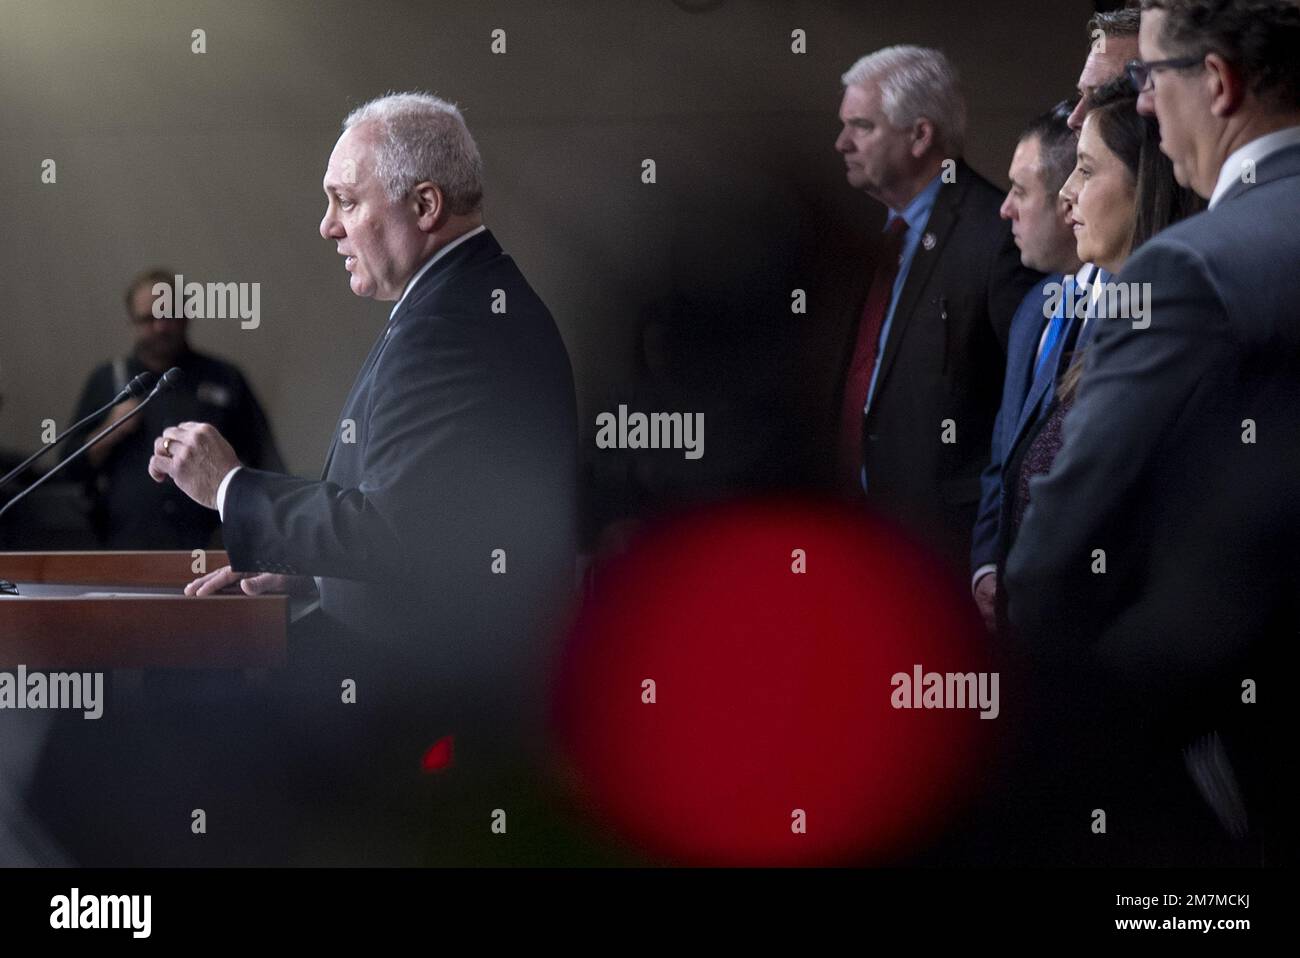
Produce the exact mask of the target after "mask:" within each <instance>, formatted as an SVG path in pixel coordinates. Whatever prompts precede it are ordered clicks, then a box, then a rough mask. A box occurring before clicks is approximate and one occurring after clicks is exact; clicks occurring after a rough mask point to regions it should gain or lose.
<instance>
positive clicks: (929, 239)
mask: <svg viewBox="0 0 1300 958" xmlns="http://www.w3.org/2000/svg"><path fill="white" fill-rule="evenodd" d="M937 242H938V240H936V239H935V238H934V234H933V233H926V234H925V235H924V236H922V237H921V245H922V246H924V247H925V248H926V249H927V250H932V249H934V244H935V243H937Z"/></svg>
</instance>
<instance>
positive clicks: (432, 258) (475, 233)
mask: <svg viewBox="0 0 1300 958" xmlns="http://www.w3.org/2000/svg"><path fill="white" fill-rule="evenodd" d="M485 229H487V227H486V226H483V225H481V224H480V225H478V226H476V227H474V228H473V229H472V230H470V231H469V232H468V233H462V234H461V235H460V236H457V237H456V238H455V239H454V240H452V241H451V242H450V243H448V244H447V245H446V246H444V247H442V248H441V249H439V250H438V252H436V253H434V254H433V255H432V256H430V257H429V258H428V259H427V260H425V262H424V265H423V266H421V267H420V268H419V269H418V270H416V271H415V275H414V276H412V277H411V278H410V280H409V281H408V282H407V284H406V289H404V290H402V298H401V299H399V300H398V301H397V304H396V305H395V306H394V307H393V311H392V312H391V313H389V314H388V320H389V322H392V319H393V317H394V316H396V315H397V307H398V306H401V305H402V303H403V302H404V301H405V300H406V296H407V294H408V293H410V292H411V290H412V289H414V288H415V284H416V283H418V282H419V281H420V277H422V276H423V275H424V274H425V273H427V272H428V271H429V267H430V266H432V265H433V264H434V263H436V262H438V260H440V259H442V258H443V257H444V256H446V255H447V254H448V253H450V252H451V251H452V250H454V249H455V248H456V247H457V246H459V245H460V244H461V243H463V242H465V241H466V240H467V239H470V238H471V237H474V236H478V234H479V233H482V232H483V231H484V230H485Z"/></svg>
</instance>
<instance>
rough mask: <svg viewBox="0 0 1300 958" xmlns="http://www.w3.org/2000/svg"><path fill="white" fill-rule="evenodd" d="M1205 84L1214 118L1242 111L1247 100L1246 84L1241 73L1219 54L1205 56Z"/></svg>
mask: <svg viewBox="0 0 1300 958" xmlns="http://www.w3.org/2000/svg"><path fill="white" fill-rule="evenodd" d="M1205 84H1206V89H1207V90H1208V91H1209V94H1210V112H1211V113H1212V114H1213V115H1214V116H1218V117H1229V116H1232V115H1233V114H1235V113H1236V112H1237V111H1238V110H1240V109H1241V104H1242V101H1243V100H1245V99H1246V82H1245V80H1244V79H1243V78H1242V75H1241V71H1240V70H1238V69H1237V67H1236V66H1234V65H1233V64H1231V63H1229V62H1228V61H1227V60H1225V59H1224V58H1223V57H1221V56H1219V55H1218V54H1217V53H1207V54H1206V55H1205Z"/></svg>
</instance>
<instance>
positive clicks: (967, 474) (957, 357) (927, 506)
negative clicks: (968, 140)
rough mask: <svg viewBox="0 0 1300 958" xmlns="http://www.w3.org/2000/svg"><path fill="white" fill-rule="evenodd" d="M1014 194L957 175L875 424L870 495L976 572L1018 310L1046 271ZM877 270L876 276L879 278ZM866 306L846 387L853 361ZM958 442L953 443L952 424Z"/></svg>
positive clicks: (877, 402) (880, 393) (907, 288)
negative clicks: (975, 549)
mask: <svg viewBox="0 0 1300 958" xmlns="http://www.w3.org/2000/svg"><path fill="white" fill-rule="evenodd" d="M1001 204H1002V193H1001V192H1000V191H999V190H998V189H997V188H996V187H994V186H993V184H991V183H990V182H989V181H988V180H986V179H984V177H982V176H980V175H979V174H978V173H976V172H975V171H974V170H972V169H971V168H970V167H969V166H967V165H966V164H965V163H964V162H959V163H958V165H957V170H956V177H955V181H954V182H953V183H945V184H944V185H943V187H942V188H941V189H940V190H939V195H938V197H937V198H936V199H935V204H934V209H933V210H932V211H931V213H930V220H929V222H928V223H927V224H926V227H925V232H924V233H923V234H922V235H923V237H924V236H926V235H929V236H932V237H933V242H932V243H930V244H927V243H925V242H924V241H923V242H922V244H921V246H919V247H918V248H917V251H916V256H915V257H914V258H913V260H912V265H911V269H910V270H909V272H908V275H907V280H906V282H905V283H904V285H903V289H902V292H901V293H900V296H899V300H898V305H897V308H896V309H895V311H894V320H893V324H892V327H891V329H890V332H889V339H888V341H887V342H886V343H885V351H884V354H883V356H882V358H881V366H880V372H879V374H878V377H877V381H876V391H875V395H874V397H873V398H872V402H871V407H870V409H869V410H868V412H867V415H866V417H865V419H864V422H863V430H864V442H863V449H864V450H865V459H866V469H867V490H868V491H867V495H868V498H869V500H870V501H871V502H872V503H873V504H874V505H876V506H877V507H879V508H880V509H881V510H882V511H883V512H885V513H886V514H888V515H891V516H893V517H895V518H896V519H898V520H899V521H901V522H902V523H903V524H904V525H905V526H906V527H908V528H909V529H910V530H911V531H912V532H913V533H914V534H915V535H917V536H918V537H919V538H920V539H921V540H922V541H924V542H926V543H928V544H929V545H930V546H931V547H933V548H934V549H936V550H937V551H938V552H939V553H940V554H942V555H943V556H945V557H946V558H947V559H948V560H949V562H950V564H951V566H952V568H953V569H954V571H957V572H960V571H961V570H963V569H965V568H966V564H967V562H968V561H969V558H970V541H971V529H972V527H973V526H974V523H975V512H976V507H977V506H978V504H979V499H980V473H981V472H983V470H984V467H985V466H986V465H987V464H988V460H989V444H990V439H991V437H992V434H993V421H994V419H995V418H996V416H997V410H998V403H999V401H1000V399H1001V397H1002V376H1003V371H1004V369H1005V366H1006V347H1007V338H1008V333H1009V330H1010V327H1011V317H1012V316H1013V315H1014V313H1015V311H1016V308H1017V307H1018V306H1019V305H1020V303H1021V302H1022V301H1023V300H1024V298H1025V293H1027V292H1028V291H1029V289H1030V288H1031V287H1032V286H1033V285H1034V284H1035V283H1036V282H1037V281H1038V280H1039V279H1041V274H1039V273H1035V272H1033V271H1031V270H1028V269H1026V268H1025V267H1024V266H1022V265H1021V263H1020V251H1019V250H1018V249H1016V246H1015V243H1014V241H1013V240H1012V238H1011V227H1010V224H1008V223H1006V222H1005V221H1003V220H1001V219H1000V218H999V216H998V208H999V207H1000V206H1001ZM868 278H869V277H868ZM863 301H865V288H864V291H863V295H862V297H861V298H860V299H859V301H858V310H857V312H855V314H854V318H853V325H852V327H851V335H850V336H849V338H848V348H847V351H846V353H845V358H844V361H843V363H842V367H841V369H842V372H841V376H840V383H841V386H840V389H839V390H837V392H836V395H837V396H839V395H841V394H842V391H843V383H844V377H845V373H846V372H847V368H848V364H849V362H850V360H851V358H852V352H853V345H854V342H855V338H856V330H857V319H858V316H859V315H860V314H861V306H862V302H863ZM949 419H951V420H952V421H953V423H954V424H955V427H956V436H955V438H956V441H955V442H953V443H950V444H949V443H944V442H943V441H942V438H943V435H942V432H943V429H944V420H949Z"/></svg>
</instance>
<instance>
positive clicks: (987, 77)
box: [0, 0, 1090, 474]
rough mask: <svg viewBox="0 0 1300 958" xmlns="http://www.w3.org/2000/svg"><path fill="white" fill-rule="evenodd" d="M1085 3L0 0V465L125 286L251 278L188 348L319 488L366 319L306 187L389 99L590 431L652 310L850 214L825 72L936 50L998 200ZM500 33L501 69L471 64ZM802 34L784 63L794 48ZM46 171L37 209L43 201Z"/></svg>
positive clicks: (373, 307)
mask: <svg viewBox="0 0 1300 958" xmlns="http://www.w3.org/2000/svg"><path fill="white" fill-rule="evenodd" d="M686 5H688V6H689V5H690V4H686ZM1089 9H1090V5H1089V4H1088V3H1086V2H1084V0H1053V2H1051V3H1046V2H1042V0H1005V2H1000V3H992V4H988V5H980V4H974V3H971V4H960V3H951V2H949V0H914V2H909V3H899V2H894V0H891V2H883V0H882V2H856V3H850V2H843V0H841V2H819V3H815V2H789V3H777V2H763V3H760V2H748V3H747V2H739V0H726V2H723V3H721V4H720V5H719V6H717V7H716V9H712V10H708V11H706V12H701V13H695V14H692V13H688V12H685V11H683V10H682V9H680V8H679V7H678V6H676V5H674V4H673V3H670V2H668V0H637V2H621V3H620V2H613V0H601V2H585V3H581V2H557V0H547V2H527V3H523V2H516V3H499V2H466V0H462V2H451V3H396V2H367V3H361V2H332V0H331V2H319V3H314V2H313V3H309V2H288V0H285V2H276V3H268V2H263V3H257V4H254V3H246V2H229V0H219V2H190V0H178V2H157V3H142V2H135V0H129V2H106V0H105V2H88V0H80V2H76V0H44V2H21V3H20V2H13V0H0V24H3V26H0V187H2V193H0V195H3V203H2V205H0V209H3V229H2V231H0V236H2V237H3V238H2V239H0V249H3V252H4V261H3V268H2V269H0V284H3V295H2V296H0V311H3V319H2V323H3V326H2V328H3V339H0V390H2V391H3V394H4V404H3V407H0V446H3V447H7V448H11V449H22V450H26V449H27V448H28V447H33V446H34V445H35V444H36V442H37V441H38V438H39V423H40V420H42V419H44V418H46V417H52V418H55V419H56V420H57V421H58V422H59V423H60V424H61V425H63V424H66V421H67V417H68V416H69V414H70V412H71V409H72V405H73V403H74V401H75V398H76V395H77V393H78V391H79V389H80V386H81V383H82V381H83V379H84V377H85V375H86V373H87V372H88V370H89V369H90V368H91V367H92V366H94V365H95V364H96V363H97V362H99V361H101V360H102V359H104V358H107V357H109V356H111V355H113V354H115V353H117V352H120V351H123V350H124V349H125V348H126V346H127V341H128V340H127V337H128V332H127V329H126V327H125V323H124V317H123V313H122V307H121V302H120V298H121V288H122V286H123V284H124V281H125V280H126V279H127V278H128V277H129V276H130V275H131V274H133V273H134V272H135V271H137V270H138V269H140V268H142V267H144V266H148V265H153V264H155V263H161V264H165V265H169V266H172V267H173V268H175V269H176V270H178V271H181V272H183V273H184V274H186V276H188V277H190V278H193V279H200V280H217V281H222V282H231V281H233V282H258V283H260V284H261V296H262V303H261V306H262V322H261V326H260V328H258V329H256V330H241V329H240V328H239V326H238V323H237V322H236V321H233V320H225V321H222V320H196V321H194V322H193V323H192V324H191V333H192V340H193V342H194V343H195V345H196V346H197V347H198V348H200V349H205V350H209V351H212V352H215V353H217V354H220V355H222V356H225V357H228V358H230V359H232V360H234V361H236V362H237V363H239V364H240V365H241V366H242V367H243V369H244V370H245V372H246V373H247V374H248V376H249V377H250V379H251V381H252V383H253V385H254V388H255V390H256V391H257V392H258V394H259V395H260V397H261V399H262V400H263V402H264V404H265V405H266V406H267V408H268V411H269V413H270V416H271V419H272V424H273V427H274V429H275V431H276V434H277V437H278V440H279V442H280V446H281V449H282V451H283V453H284V455H285V458H286V461H287V462H288V464H289V466H290V468H291V469H292V470H293V471H295V472H299V473H303V474H310V473H313V472H315V471H316V470H318V469H319V467H320V464H321V460H322V458H323V454H324V450H325V448H326V445H327V440H328V434H329V431H330V429H331V428H332V427H333V424H334V420H335V416H336V413H337V409H338V407H339V405H340V403H341V402H342V400H343V397H344V395H345V394H346V392H347V390H348V387H349V385H350V384H351V380H352V376H353V374H354V372H355V370H356V369H357V367H358V366H359V365H360V363H361V360H362V359H363V358H364V356H365V353H366V351H367V349H368V347H369V343H370V341H371V340H372V338H373V337H374V336H375V335H376V334H377V332H378V330H379V329H380V328H382V324H383V322H384V319H385V318H386V316H387V313H388V306H386V305H383V304H379V303H374V302H371V301H367V300H358V299H356V298H355V297H353V296H352V295H351V293H350V292H349V291H348V287H347V276H346V274H345V272H344V271H343V269H342V267H341V263H340V261H339V258H338V256H337V255H336V254H335V252H334V249H333V244H332V243H327V242H325V241H323V240H322V239H321V238H320V237H319V235H318V234H317V227H318V224H319V221H320V217H321V214H322V212H323V198H322V194H321V191H320V179H321V175H322V172H323V167H324V162H325V159H326V157H327V156H328V153H329V150H330V148H331V146H332V144H333V141H334V139H335V137H336V135H337V131H338V126H339V123H340V120H341V119H342V117H343V115H344V114H345V113H346V112H347V111H348V109H350V108H351V107H352V106H354V105H356V104H357V103H359V102H360V101H362V100H364V99H366V98H369V97H371V96H374V95H376V94H379V93H382V92H385V91H386V90H388V89H406V88H425V89H429V90H432V91H433V92H436V93H438V94H440V95H442V96H445V97H447V98H448V99H452V100H455V101H458V102H459V103H460V105H461V107H462V109H463V110H464V112H465V115H466V118H467V120H468V122H469V125H470V128H471V130H472V131H473V132H474V133H475V135H476V137H477V138H478V141H479V144H480V148H481V149H482V152H483V156H484V159H485V162H486V167H487V176H488V183H487V188H488V206H487V221H488V224H489V226H490V227H491V228H492V229H493V230H494V231H495V232H496V234H497V235H498V237H499V238H500V239H501V241H502V243H503V245H504V246H505V247H506V249H507V250H508V251H509V252H511V253H513V255H514V256H515V257H516V259H517V260H518V261H519V263H520V264H521V266H522V267H523V269H524V272H525V274H526V275H527V276H528V277H529V278H530V280H531V281H532V283H533V285H534V286H535V287H536V288H537V289H538V291H539V292H540V293H541V295H542V296H543V298H544V299H545V300H546V301H547V303H548V304H549V305H550V307H551V310H552V312H553V313H554V314H555V316H556V318H557V320H558V322H559V324H560V327H561V330H562V332H563V334H564V337H565V340H566V342H567V343H568V345H569V349H570V352H571V354H572V356H573V359H574V366H575V370H576V373H577V377H578V387H579V395H580V400H581V401H582V403H583V405H584V412H583V416H584V421H585V422H586V423H587V424H588V426H587V428H588V430H589V431H590V428H591V427H590V422H591V418H592V417H593V416H594V414H595V412H596V411H598V410H597V406H596V404H598V403H599V402H600V401H601V397H603V396H604V395H606V394H607V392H608V390H609V389H610V387H611V385H612V384H615V383H617V382H619V381H620V380H621V379H622V378H624V377H626V376H627V375H628V369H629V362H630V357H631V348H632V347H631V345H630V343H631V331H632V330H633V329H634V328H635V324H636V323H637V322H638V319H639V316H640V315H641V313H642V310H643V308H644V306H645V304H646V303H648V302H650V301H652V300H654V299H655V298H656V297H657V296H658V295H659V293H661V292H662V291H663V290H664V289H665V288H667V287H670V286H677V287H681V286H683V285H685V286H688V287H699V288H708V287H713V286H716V287H722V288H721V289H719V290H717V292H718V294H719V295H722V296H726V295H727V293H728V291H727V289H726V287H727V284H728V283H729V282H732V281H733V278H734V277H735V276H738V275H743V271H741V272H737V270H736V268H735V266H734V265H728V264H729V263H732V261H733V260H734V259H735V258H736V257H737V256H742V257H745V258H746V259H747V261H748V263H749V267H750V268H755V267H761V266H762V261H763V259H764V258H765V257H766V256H767V255H769V252H768V251H771V253H770V255H773V256H776V255H781V256H786V255H787V254H788V253H789V251H790V244H791V243H792V242H795V241H796V240H795V239H793V238H794V237H799V236H805V235H810V234H816V233H817V232H818V228H819V223H818V222H817V219H816V218H817V217H818V216H820V215H824V210H825V209H826V208H828V207H833V208H837V209H840V208H842V210H844V211H847V212H845V213H844V215H847V216H850V217H851V216H853V215H855V214H854V213H853V211H854V210H856V209H858V207H855V206H854V205H853V203H854V202H855V199H854V198H853V197H851V196H849V195H847V188H846V187H845V186H844V183H843V179H842V173H841V166H840V163H839V160H838V158H837V157H836V156H835V154H834V153H833V151H832V148H831V144H832V142H833V140H834V137H835V135H836V132H837V126H836V121H835V110H836V107H837V104H838V97H839V79H838V77H839V74H840V72H841V71H842V70H844V69H845V68H846V67H847V66H848V65H849V64H850V63H851V62H852V61H853V60H854V59H855V58H856V57H857V56H858V55H860V54H861V53H864V52H867V51H869V50H871V49H874V48H876V47H880V46H883V45H887V44H890V43H897V42H917V43H924V44H932V45H937V46H940V47H942V48H944V49H945V50H946V51H947V52H948V53H949V54H950V56H952V57H953V59H954V60H955V62H956V63H957V65H958V67H959V69H960V70H961V71H962V73H963V75H964V78H965V81H966V86H967V90H968V95H969V100H970V113H971V135H970V137H969V140H970V142H969V148H968V150H967V156H968V158H969V159H970V161H971V162H972V163H973V165H974V166H975V167H976V168H977V169H980V170H982V171H983V172H985V173H986V175H989V176H990V177H991V178H992V179H994V180H995V182H998V183H999V184H1003V183H1004V182H1005V180H1004V171H1005V167H1006V163H1007V160H1008V158H1009V155H1010V150H1011V147H1012V146H1013V144H1014V138H1015V133H1016V131H1017V129H1018V128H1019V126H1020V125H1021V124H1022V123H1023V122H1024V121H1025V120H1026V119H1028V118H1029V117H1030V116H1031V115H1033V114H1034V113H1035V112H1037V111H1039V110H1041V109H1043V108H1045V107H1046V106H1048V105H1050V104H1051V103H1052V102H1053V101H1054V100H1056V99H1058V98H1060V97H1061V96H1063V95H1065V94H1066V93H1068V91H1069V90H1070V89H1071V88H1072V87H1073V83H1074V78H1075V76H1076V75H1077V71H1078V69H1079V66H1080V65H1081V62H1082V58H1083V55H1084V53H1085V52H1086V35H1085V23H1086V20H1087V18H1088V15H1089ZM497 27H500V28H503V29H505V30H506V31H507V43H508V52H507V53H506V54H505V55H504V56H494V55H492V54H491V53H490V52H489V34H490V31H491V30H492V29H494V28H497ZM796 27H798V28H802V29H805V30H806V31H807V33H808V49H809V52H808V54H807V55H806V56H795V55H792V54H791V53H790V51H789V43H790V40H789V35H790V31H791V30H792V29H794V28H796ZM194 28H202V29H204V30H205V31H206V33H207V52H206V53H204V54H202V55H195V54H193V53H191V52H190V31H191V30H192V29H194ZM47 157H51V158H54V159H55V160H56V162H57V164H58V167H57V172H58V182H57V183H56V184H54V185H43V184H42V183H41V182H40V164H41V161H42V160H43V159H45V158H47ZM644 157H653V158H655V159H656V161H657V163H658V177H659V182H658V184H656V185H655V186H653V187H648V186H644V185H642V183H641V182H640V175H639V174H640V162H641V160H642V158H644ZM728 223H729V224H730V226H729V225H728ZM739 223H744V224H746V225H745V229H744V239H743V243H742V245H739V246H738V247H737V246H732V245H731V239H730V237H733V236H735V235H737V231H736V229H735V228H734V227H735V225H736V224H739ZM786 311H787V313H788V308H787V310H786ZM705 320H706V317H701V321H705Z"/></svg>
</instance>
